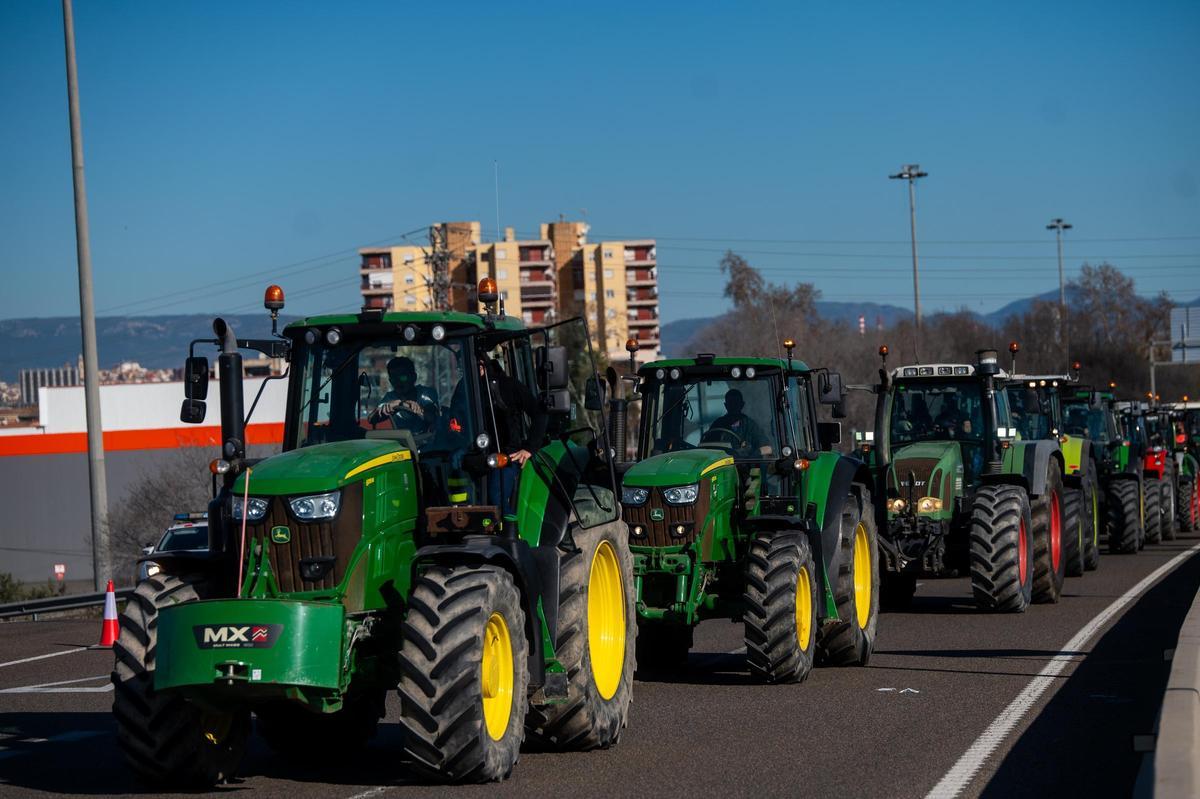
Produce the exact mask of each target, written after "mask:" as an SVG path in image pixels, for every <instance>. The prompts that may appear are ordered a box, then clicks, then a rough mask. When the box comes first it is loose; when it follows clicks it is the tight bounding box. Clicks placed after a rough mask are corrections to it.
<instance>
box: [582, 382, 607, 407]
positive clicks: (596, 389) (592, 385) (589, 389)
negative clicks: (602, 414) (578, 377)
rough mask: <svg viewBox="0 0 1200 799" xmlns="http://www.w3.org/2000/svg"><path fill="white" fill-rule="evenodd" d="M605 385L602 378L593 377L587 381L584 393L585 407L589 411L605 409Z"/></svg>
mask: <svg viewBox="0 0 1200 799" xmlns="http://www.w3.org/2000/svg"><path fill="white" fill-rule="evenodd" d="M604 388H605V387H604V383H602V382H600V378H599V377H597V376H596V375H592V376H591V377H589V378H588V379H587V384H586V385H585V387H584V392H583V407H584V408H585V409H587V410H589V411H599V410H603V409H604V394H605V390H604Z"/></svg>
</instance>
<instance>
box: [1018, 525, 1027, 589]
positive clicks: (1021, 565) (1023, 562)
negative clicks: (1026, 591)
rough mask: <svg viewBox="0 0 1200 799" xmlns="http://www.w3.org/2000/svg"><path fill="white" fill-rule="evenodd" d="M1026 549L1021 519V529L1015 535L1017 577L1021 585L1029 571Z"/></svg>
mask: <svg viewBox="0 0 1200 799" xmlns="http://www.w3.org/2000/svg"><path fill="white" fill-rule="evenodd" d="M1027 548H1028V542H1026V540H1025V520H1024V519H1021V527H1020V530H1019V532H1018V533H1017V575H1018V576H1019V577H1020V578H1021V585H1025V574H1026V573H1027V572H1028V571H1029V556H1028V555H1027V554H1026V553H1027Z"/></svg>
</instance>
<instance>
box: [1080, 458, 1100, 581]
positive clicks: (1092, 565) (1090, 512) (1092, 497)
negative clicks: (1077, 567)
mask: <svg viewBox="0 0 1200 799" xmlns="http://www.w3.org/2000/svg"><path fill="white" fill-rule="evenodd" d="M1080 512H1081V513H1082V514H1083V544H1084V547H1083V568H1084V570H1086V571H1095V570H1096V569H1098V568H1100V533H1101V531H1102V530H1103V529H1104V518H1103V516H1101V513H1100V487H1099V486H1098V485H1096V477H1095V476H1094V475H1092V474H1089V475H1088V476H1087V477H1086V478H1084V480H1083V504H1082V505H1081V507H1080Z"/></svg>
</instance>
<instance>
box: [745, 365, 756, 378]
mask: <svg viewBox="0 0 1200 799" xmlns="http://www.w3.org/2000/svg"><path fill="white" fill-rule="evenodd" d="M755 374H756V372H755V370H754V367H753V366H747V367H746V377H749V378H750V379H754V375H755Z"/></svg>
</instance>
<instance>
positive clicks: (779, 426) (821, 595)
mask: <svg viewBox="0 0 1200 799" xmlns="http://www.w3.org/2000/svg"><path fill="white" fill-rule="evenodd" d="M784 345H785V347H786V348H787V357H786V358H732V357H729V358H726V357H715V356H714V355H711V354H700V355H697V356H696V357H695V358H687V359H678V360H664V361H658V362H655V363H649V364H646V365H645V366H643V367H641V368H640V369H637V370H636V380H637V381H638V385H637V391H638V393H639V394H640V396H641V415H640V424H639V437H638V444H637V460H636V462H635V463H633V464H632V465H630V466H628V467H627V469H626V471H625V474H624V478H623V482H622V500H621V504H622V507H623V508H624V514H625V521H626V523H627V525H628V527H629V543H630V549H631V551H632V552H633V560H634V574H635V580H636V583H637V615H638V624H639V627H640V631H639V636H638V644H639V651H638V663H639V666H640V667H642V668H644V669H646V670H667V669H675V668H678V667H680V666H681V665H682V664H683V663H684V662H686V658H687V653H688V650H689V649H690V648H691V646H692V643H693V630H694V628H695V626H696V625H697V624H698V623H699V622H700V621H702V620H704V619H711V618H727V619H731V620H733V621H738V620H741V621H742V622H743V625H744V635H745V642H746V660H747V663H748V666H749V670H750V674H751V675H752V677H754V678H755V679H757V680H760V681H763V682H767V683H782V682H799V681H802V680H804V679H805V678H806V677H807V676H808V674H809V672H810V670H811V669H812V667H813V664H814V662H816V663H829V664H831V665H832V664H846V665H849V664H865V663H866V662H867V660H868V659H869V657H870V655H871V651H872V648H873V645H874V640H875V632H876V623H877V615H878V606H879V598H878V581H879V576H878V562H877V555H876V551H877V550H876V532H875V519H874V509H873V505H872V498H871V492H870V489H869V487H868V478H869V474H868V473H867V471H866V469H865V468H864V466H863V464H862V463H861V462H860V461H859V460H857V459H856V458H852V457H847V456H845V455H841V454H839V453H837V452H834V451H833V446H834V445H835V444H837V443H839V441H840V438H841V425H840V423H838V422H820V423H819V422H817V405H818V403H825V404H832V405H835V408H840V403H841V401H842V399H843V396H844V393H843V390H842V385H841V377H840V375H838V374H837V373H835V372H830V371H828V370H823V369H821V370H814V369H810V368H809V367H808V366H806V365H805V364H804V363H802V362H801V361H799V360H795V359H793V357H792V347H793V346H794V344H793V342H791V341H790V340H788V341H786V342H784ZM837 413H838V411H835V415H837ZM614 438H618V437H617V436H614Z"/></svg>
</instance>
